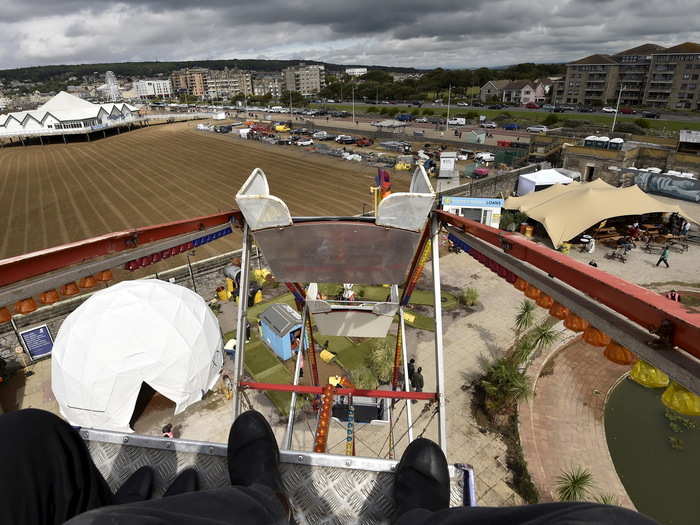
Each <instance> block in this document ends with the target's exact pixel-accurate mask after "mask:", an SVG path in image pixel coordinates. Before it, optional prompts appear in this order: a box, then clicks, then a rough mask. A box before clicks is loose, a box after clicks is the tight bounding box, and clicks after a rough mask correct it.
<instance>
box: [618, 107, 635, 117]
mask: <svg viewBox="0 0 700 525" xmlns="http://www.w3.org/2000/svg"><path fill="white" fill-rule="evenodd" d="M620 113H622V114H624V115H634V114H635V113H636V111H635V110H634V109H632V108H630V107H625V108H620Z"/></svg>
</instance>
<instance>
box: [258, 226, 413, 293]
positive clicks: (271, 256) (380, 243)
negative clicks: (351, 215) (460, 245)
mask: <svg viewBox="0 0 700 525" xmlns="http://www.w3.org/2000/svg"><path fill="white" fill-rule="evenodd" d="M420 236H421V234H420V233H418V232H412V231H407V230H399V229H395V228H386V227H383V226H377V225H376V224H373V223H369V222H354V221H337V222H331V221H310V222H302V223H297V224H293V225H292V226H287V227H284V228H271V229H267V230H260V231H257V232H255V233H254V237H255V242H256V243H257V245H258V246H259V247H260V248H261V249H262V251H263V254H264V255H265V260H266V261H267V262H268V263H269V265H270V268H271V269H272V273H273V275H274V276H275V278H276V279H277V280H278V281H284V282H303V283H308V282H319V283H361V284H402V283H403V282H404V280H405V278H406V275H407V274H408V269H409V266H410V265H411V261H412V260H413V256H414V255H415V251H416V249H417V247H418V242H419V240H420Z"/></svg>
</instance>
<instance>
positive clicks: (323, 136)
mask: <svg viewBox="0 0 700 525" xmlns="http://www.w3.org/2000/svg"><path fill="white" fill-rule="evenodd" d="M311 137H312V138H315V139H316V140H327V139H328V132H327V131H317V132H316V133H314V134H313V135H311Z"/></svg>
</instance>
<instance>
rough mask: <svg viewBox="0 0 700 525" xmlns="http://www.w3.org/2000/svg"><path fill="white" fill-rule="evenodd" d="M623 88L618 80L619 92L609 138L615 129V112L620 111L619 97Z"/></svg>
mask: <svg viewBox="0 0 700 525" xmlns="http://www.w3.org/2000/svg"><path fill="white" fill-rule="evenodd" d="M624 90H625V86H624V85H623V84H622V82H620V93H619V94H618V95H617V105H616V106H615V114H614V115H613V122H612V126H611V127H610V138H612V134H613V132H614V131H615V123H616V122H617V114H618V112H619V111H620V99H621V98H622V92H623V91H624Z"/></svg>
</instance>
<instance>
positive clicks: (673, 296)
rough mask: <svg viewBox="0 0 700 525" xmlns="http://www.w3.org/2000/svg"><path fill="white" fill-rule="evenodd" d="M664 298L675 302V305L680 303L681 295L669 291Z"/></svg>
mask: <svg viewBox="0 0 700 525" xmlns="http://www.w3.org/2000/svg"><path fill="white" fill-rule="evenodd" d="M666 298H667V299H670V300H671V301H675V302H677V303H680V302H681V294H679V293H678V292H677V291H675V290H671V291H670V292H667V293H666Z"/></svg>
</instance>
